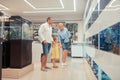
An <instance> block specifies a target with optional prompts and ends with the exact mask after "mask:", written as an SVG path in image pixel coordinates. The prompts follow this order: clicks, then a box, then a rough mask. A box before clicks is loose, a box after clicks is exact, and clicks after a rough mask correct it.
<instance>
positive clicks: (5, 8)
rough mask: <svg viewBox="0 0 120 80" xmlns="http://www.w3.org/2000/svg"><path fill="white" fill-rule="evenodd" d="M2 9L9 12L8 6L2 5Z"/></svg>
mask: <svg viewBox="0 0 120 80" xmlns="http://www.w3.org/2000/svg"><path fill="white" fill-rule="evenodd" d="M0 7H2V8H4V9H0V10H9V9H8V8H7V7H6V6H4V5H2V4H0Z"/></svg>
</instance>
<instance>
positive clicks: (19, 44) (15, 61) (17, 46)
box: [9, 16, 33, 68]
mask: <svg viewBox="0 0 120 80" xmlns="http://www.w3.org/2000/svg"><path fill="white" fill-rule="evenodd" d="M9 21H10V27H9V28H10V30H9V41H10V68H22V67H25V66H27V65H29V64H31V61H32V40H33V29H32V23H31V22H30V21H28V20H26V19H24V18H22V17H20V16H11V17H10V18H9Z"/></svg>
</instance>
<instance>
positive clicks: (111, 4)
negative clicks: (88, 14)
mask: <svg viewBox="0 0 120 80" xmlns="http://www.w3.org/2000/svg"><path fill="white" fill-rule="evenodd" d="M116 1H117V0H112V1H111V3H110V5H109V7H120V4H119V5H116V6H113V3H114V2H116Z"/></svg>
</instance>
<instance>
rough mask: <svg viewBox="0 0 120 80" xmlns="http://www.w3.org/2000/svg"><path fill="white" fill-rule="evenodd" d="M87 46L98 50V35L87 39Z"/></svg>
mask: <svg viewBox="0 0 120 80" xmlns="http://www.w3.org/2000/svg"><path fill="white" fill-rule="evenodd" d="M86 42H87V45H88V46H90V47H95V48H97V49H98V34H95V35H93V36H92V37H89V38H88V39H87V40H86Z"/></svg>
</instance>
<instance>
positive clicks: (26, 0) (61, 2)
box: [24, 0, 64, 10]
mask: <svg viewBox="0 0 120 80" xmlns="http://www.w3.org/2000/svg"><path fill="white" fill-rule="evenodd" d="M24 1H25V2H26V3H27V4H28V5H29V6H31V7H32V8H33V9H35V10H41V9H64V4H63V1H62V0H59V2H60V4H61V6H62V7H61V8H36V7H35V6H33V5H32V4H31V3H30V2H29V1H28V0H24Z"/></svg>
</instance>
